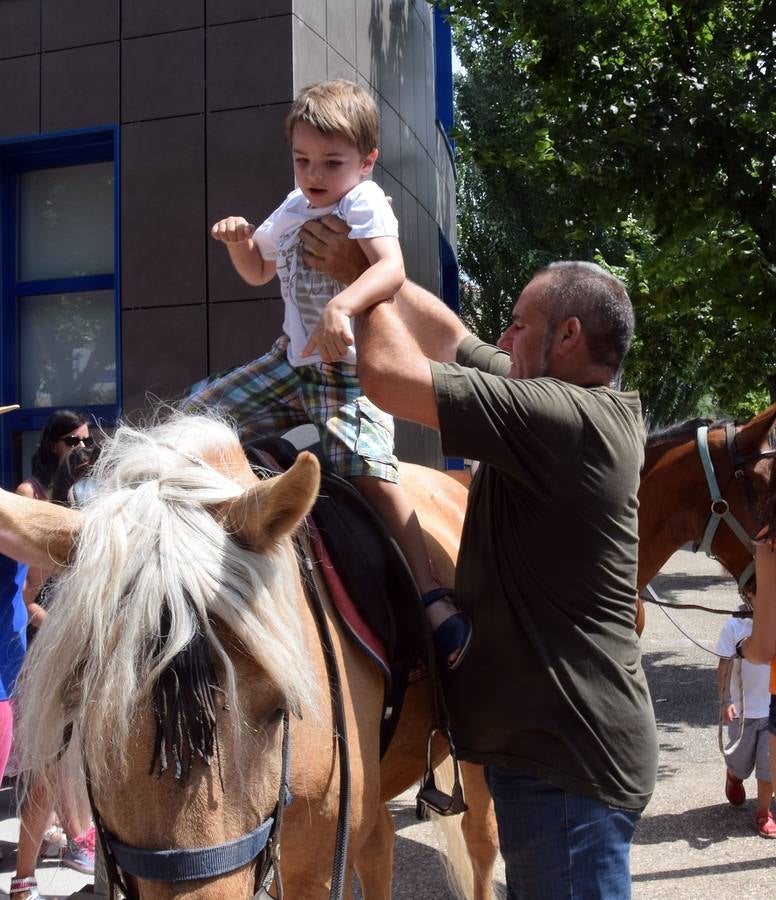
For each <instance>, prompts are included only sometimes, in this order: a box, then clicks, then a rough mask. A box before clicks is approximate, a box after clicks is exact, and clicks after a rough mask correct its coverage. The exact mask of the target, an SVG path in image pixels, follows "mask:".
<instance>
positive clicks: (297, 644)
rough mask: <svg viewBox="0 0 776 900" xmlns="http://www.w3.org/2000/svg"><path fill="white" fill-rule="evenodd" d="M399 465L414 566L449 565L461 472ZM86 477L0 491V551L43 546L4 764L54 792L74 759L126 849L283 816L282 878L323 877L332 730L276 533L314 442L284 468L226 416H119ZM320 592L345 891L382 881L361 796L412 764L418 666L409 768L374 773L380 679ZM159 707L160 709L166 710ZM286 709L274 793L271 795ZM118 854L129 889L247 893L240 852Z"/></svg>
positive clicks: (417, 756) (189, 844)
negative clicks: (17, 714)
mask: <svg viewBox="0 0 776 900" xmlns="http://www.w3.org/2000/svg"><path fill="white" fill-rule="evenodd" d="M404 477H405V484H406V485H407V487H408V489H409V490H410V493H411V495H412V496H413V500H414V502H415V504H416V508H417V509H418V511H419V513H420V515H421V517H422V519H423V522H424V525H425V528H426V532H427V534H428V536H429V549H430V552H431V555H432V558H433V563H434V566H435V568H436V570H437V572H438V574H439V576H440V578H442V579H443V580H444V581H445V582H447V583H450V582H451V580H452V578H453V568H454V562H455V555H456V551H457V544H458V538H459V535H460V528H461V524H462V519H463V511H464V508H465V503H466V490H465V489H464V488H463V487H461V486H460V485H456V484H454V483H453V482H452V480H451V479H449V478H447V476H446V475H445V474H444V473H442V472H434V471H432V470H427V471H423V472H422V473H421V471H420V470H418V469H417V468H415V467H409V468H408V469H407V471H406V472H405V473H404ZM95 479H96V481H97V482H98V484H100V488H99V489H98V491H97V493H96V494H95V495H94V497H93V498H92V499H91V500H90V501H89V502H88V503H87V505H86V506H85V508H84V510H83V511H81V512H75V511H73V510H68V509H64V508H59V507H56V506H53V505H51V504H41V503H35V502H33V501H27V502H25V500H26V498H22V497H18V496H16V495H13V494H7V493H5V492H1V493H0V549H2V550H4V551H5V552H7V553H11V554H12V555H14V556H15V557H17V558H19V559H21V560H23V561H26V562H28V563H34V564H41V563H44V564H46V563H47V564H48V565H51V562H52V561H53V562H55V563H57V564H58V565H60V566H63V569H62V572H61V574H60V575H59V576H58V578H57V583H56V595H55V596H54V597H53V600H52V605H51V611H50V614H49V617H48V619H47V621H46V623H45V625H44V627H43V628H41V631H40V634H39V636H38V638H37V640H36V641H35V643H34V645H33V646H32V648H31V651H30V653H29V655H28V658H27V660H26V662H25V667H24V670H23V673H22V676H21V678H20V686H21V692H20V708H21V710H22V716H21V721H20V723H19V726H18V737H19V743H20V746H21V748H22V759H21V760H20V768H21V769H22V770H24V771H26V772H27V773H28V774H29V776H30V777H31V778H34V779H36V780H39V781H42V782H44V783H45V784H47V785H48V786H49V788H50V789H51V790H52V791H54V792H56V789H57V787H58V785H60V784H71V785H75V784H83V783H84V779H85V775H88V780H89V784H90V786H91V792H92V796H93V799H94V806H95V809H96V810H97V811H98V813H99V817H100V819H101V820H102V823H103V824H104V826H105V828H106V829H107V830H108V831H109V832H110V833H111V834H112V835H114V836H116V837H117V838H118V839H119V841H120V842H121V844H123V845H127V846H128V847H129V848H130V851H129V852H130V855H131V854H132V853H134V852H135V850H137V849H138V848H140V849H141V850H142V849H143V848H150V849H170V850H172V849H175V848H198V847H203V846H205V847H215V846H216V845H223V844H224V842H229V841H236V840H238V839H239V838H240V837H241V836H243V835H246V834H248V833H250V832H252V831H254V830H255V829H256V828H257V825H259V823H261V822H263V821H269V820H270V818H275V819H277V818H278V817H279V816H280V815H282V817H283V827H282V851H283V853H282V857H283V862H282V874H283V881H284V883H285V886H286V892H287V895H288V896H290V897H293V898H294V900H299V898H301V900H304V898H311V900H320V898H323V897H327V896H328V895H329V884H330V881H331V879H332V862H331V860H332V857H333V855H334V850H335V831H336V826H337V818H338V803H339V793H340V791H339V781H338V777H337V776H338V750H337V740H336V735H335V722H334V717H333V712H332V703H331V698H330V694H329V687H328V683H327V678H326V661H325V659H324V651H323V650H322V648H321V641H320V639H319V635H318V627H317V624H316V621H315V619H314V617H313V615H312V613H311V610H310V608H309V606H308V603H307V602H306V597H305V593H304V591H303V589H302V585H301V582H300V576H299V573H298V566H297V551H296V550H295V548H294V546H293V545H292V543H291V540H290V536H291V535H292V533H293V532H294V531H295V530H297V528H298V526H299V525H300V523H301V521H302V519H303V517H304V516H305V515H306V513H307V512H308V511H309V509H310V506H311V504H312V502H313V501H314V499H315V497H316V494H317V491H318V484H319V471H318V464H317V462H316V461H315V459H314V458H313V457H312V456H311V455H309V454H302V455H301V456H300V458H299V460H298V461H297V463H296V465H295V466H293V467H292V468H291V469H290V470H289V471H288V472H287V473H286V474H285V475H281V476H278V477H276V478H273V479H269V480H266V481H259V480H258V479H257V478H256V476H255V474H254V473H253V471H252V469H251V467H250V466H249V464H248V462H247V460H246V458H245V455H244V453H243V451H242V449H241V447H240V445H239V443H238V441H237V437H236V435H235V434H234V432H233V431H231V430H230V429H229V428H227V427H226V426H225V425H223V424H221V423H219V422H217V421H214V420H213V419H210V418H207V417H197V416H181V417H178V418H173V419H172V420H170V421H169V422H168V423H166V424H163V425H159V426H156V427H155V428H152V429H149V430H147V431H137V430H134V429H131V428H128V427H120V428H119V429H118V430H117V432H116V434H115V436H114V437H113V438H111V439H109V440H108V441H107V442H106V444H105V446H104V448H103V452H102V454H101V458H100V462H99V464H98V468H97V470H96V471H95ZM315 579H316V581H317V582H318V587H319V590H320V593H321V594H324V595H325V589H324V586H323V583H322V581H321V579H320V578H318V577H317V576H315ZM324 603H325V612H326V620H327V624H328V628H329V630H330V631H331V634H332V637H333V648H334V655H335V656H336V659H337V662H338V665H339V670H340V672H341V673H342V675H343V678H342V681H343V684H342V693H343V695H344V708H345V724H346V729H347V733H348V735H349V744H350V754H349V755H350V770H351V771H350V785H351V788H350V790H351V808H350V827H349V835H350V854H351V857H350V858H351V860H353V862H354V865H355V868H356V869H357V871H358V872H359V875H360V876H361V881H362V886H363V888H364V893H365V896H366V897H368V898H370V900H387V898H389V897H390V890H391V889H390V871H391V867H390V858H385V857H384V858H383V859H381V860H375V858H374V853H375V851H376V850H377V849H379V847H380V846H381V841H380V839H379V838H380V836H381V835H382V834H383V833H384V831H385V824H386V822H385V819H384V818H383V815H384V814H383V813H382V812H381V810H382V804H381V802H380V801H381V799H383V798H384V797H385V796H386V793H385V792H386V791H388V793H389V794H390V795H391V796H393V795H394V794H395V793H396V792H398V790H400V789H403V788H404V786H405V785H406V784H407V783H411V782H412V781H413V780H414V779H415V778H417V777H418V776H419V775H420V773H421V771H422V766H423V758H424V752H425V747H424V745H423V744H424V738H425V737H426V736H427V734H428V729H429V724H430V709H431V703H430V695H429V692H428V687H427V686H426V685H421V686H419V687H418V688H416V689H413V703H414V706H415V708H416V709H422V710H423V715H422V717H421V721H420V722H418V725H417V727H418V728H419V729H420V732H419V734H418V735H417V743H418V747H417V751H416V750H415V748H414V746H412V747H411V745H413V742H414V741H415V736H414V735H413V736H410V737H409V738H408V736H407V733H406V729H407V725H408V724H409V725H410V727H413V726H412V725H411V720H412V710H410V716H409V717H408V718H405V719H404V720H403V722H404V736H403V737H400V738H399V742H398V744H397V748H399V749H397V753H398V754H399V756H400V755H401V752H402V750H401V748H411V752H412V755H413V762H412V764H411V766H410V768H411V769H412V772H411V774H409V775H407V774H406V773H404V774H403V775H402V776H399V775H398V773H396V772H394V770H393V768H390V767H389V768H387V769H386V774H385V778H382V777H381V773H380V771H379V764H380V760H379V729H380V717H381V714H382V698H383V684H382V677H381V676H380V674H379V673H378V671H377V669H376V667H374V666H373V664H372V663H370V662H368V661H367V659H366V658H365V657H364V656H363V655H362V654H361V653H360V652H359V651H357V650H356V649H355V648H354V647H353V646H352V644H351V642H349V641H347V640H346V639H344V638H343V637H342V635H341V633H340V630H339V627H340V626H339V623H338V618H337V616H336V614H335V613H333V612H332V610H331V608H330V606H329V605H328V602H327V601H326V599H325V597H324ZM200 649H201V650H203V651H204V652H202V653H199V652H198V651H199V650H200ZM171 663H173V669H172V675H170V674H169V672H170V671H171V670H170V669H169V668H168V666H169V665H170V664H171ZM190 671H194V672H198V673H199V677H198V679H195V681H196V691H195V693H198V694H200V695H204V696H205V703H204V711H203V710H202V709H195V710H192V709H191V708H190V707H189V706H188V705H187V703H188V701H187V700H186V699H185V697H184V691H183V688H182V685H183V683H184V682H185V681H186V677H187V674H188V672H190ZM165 673H167V674H165ZM158 684H162V685H163V687H162V690H161V692H160V691H158V690H157V688H156V685H158ZM166 712H170V713H177V716H176V717H174V718H173V720H172V724H169V720H165V718H164V714H165V713H166ZM284 713H285V715H284ZM289 719H290V746H291V753H290V766H289V770H288V775H289V780H290V792H291V795H292V797H293V802H292V803H291V804H290V805H289V806H288V807H287V809H285V811H284V804H283V803H282V802H281V798H283V796H284V790H283V787H282V781H283V769H284V758H285V757H284V749H283V745H284V737H285V735H284V732H285V726H284V723H285V721H287V720H289ZM68 731H71V735H70V738H69V742H68V743H67V744H66V745H64V746H63V734H66V733H67V732H68ZM186 732H188V733H189V736H188V737H187V736H186ZM84 761H85V764H86V765H84ZM202 762H207V763H209V765H202ZM390 765H392V763H391V764H389V766H390ZM399 782H401V783H399ZM389 785H390V786H389ZM381 791H382V796H381ZM272 840H273V841H274V842H277V840H278V835H277V834H275V835H274V836H273V838H272ZM383 846H384V847H387V852H390V846H389V845H385V844H383ZM123 853H124V858H126V857H127V849H126V847H125V848H124V850H123ZM117 855H118V851H117ZM267 856H268V858H269V859H271V858H272V857H271V855H269V854H267ZM198 865H199V864H198ZM128 870H129V871H131V870H130V869H129V866H124V875H125V881H126V883H127V888H128V891H129V893H130V894H131V895H137V896H140V897H154V898H168V897H178V896H183V895H185V896H187V897H198V898H216V897H218V898H221V897H227V896H228V897H235V898H237V897H252V896H253V894H254V891H255V889H256V883H255V871H254V870H255V866H254V865H249V864H246V863H244V864H242V865H241V867H240V868H238V869H237V870H235V871H231V872H225V873H224V874H221V875H220V876H218V877H216V878H214V879H209V878H205V877H204V876H203V877H201V878H196V879H194V880H189V881H187V882H185V883H177V882H173V883H166V882H163V881H160V880H158V879H156V878H154V877H153V876H152V875H148V876H146V877H142V876H141V875H140V874H137V875H136V876H135V877H133V876H132V875H129V874H128ZM143 871H146V870H143ZM197 871H200V870H199V869H197ZM348 889H349V885H347V884H346V885H345V892H346V893H348V892H349V890H348ZM273 893H275V895H276V896H277V886H276V887H275V888H274V889H273Z"/></svg>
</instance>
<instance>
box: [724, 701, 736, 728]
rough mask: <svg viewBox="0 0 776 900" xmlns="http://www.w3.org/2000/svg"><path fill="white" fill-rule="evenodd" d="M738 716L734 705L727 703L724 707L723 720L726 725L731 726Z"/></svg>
mask: <svg viewBox="0 0 776 900" xmlns="http://www.w3.org/2000/svg"><path fill="white" fill-rule="evenodd" d="M737 715H738V711H737V710H736V707H735V704H734V703H725V704H723V706H722V718H723V719H724V720H725V724H726V725H730V723H731V722H732V721H733V719H735V718H736V716H737Z"/></svg>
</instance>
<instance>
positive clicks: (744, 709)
mask: <svg viewBox="0 0 776 900" xmlns="http://www.w3.org/2000/svg"><path fill="white" fill-rule="evenodd" d="M741 609H742V610H743V609H745V607H744V606H742V607H741ZM751 633H752V620H751V618H742V619H740V618H737V617H734V616H731V617H730V618H729V619H728V620H727V621H726V622H725V624H724V625H723V626H722V631H721V633H720V636H719V640H718V641H717V653H719V654H720V655H721V656H724V657H732V659H720V661H719V664H718V666H717V692H718V694H719V698H720V711H721V715H722V717H723V719H724V721H725V722H726V723H727V726H728V738H729V744H728V746H729V747H730V746H732V745H733V744H734V743H735V742H736V740H737V739H738V737H739V735H741V727H742V719H741V715H742V713H743V716H744V717H745V718H744V719H743V736H742V737H741V743H740V744H739V745H738V746H737V747H736V748H735V750H733V752H732V753H730V754H728V755H726V757H725V761H726V764H727V770H726V773H725V796H726V797H727V799H728V802H729V803H730V804H731V805H732V806H743V805H744V803H745V801H746V789H745V787H744V781H745V779H747V778H748V777H749V776H750V775H751V774H752V772H753V771H754V774H755V778H756V779H757V806H756V808H755V814H754V818H755V827H756V828H757V831H758V833H759V834H760V835H761V836H762V837H765V838H776V821H774V818H773V814H772V812H771V801H772V799H773V784H772V782H771V769H770V752H769V734H768V707H769V704H770V693H769V691H768V676H769V674H770V672H769V669H768V666H764V665H754V664H753V663H750V662H748V661H747V660H744V659H737V657H736V655H735V654H736V646H737V645H738V644H739V643H740V642H741V641H743V640H744V639H745V638H748V637H749V636H750V635H751ZM734 665H741V666H742V672H741V675H742V681H743V690H744V696H743V706H742V703H741V699H742V698H741V695H740V689H739V678H738V674H737V672H735V671H734Z"/></svg>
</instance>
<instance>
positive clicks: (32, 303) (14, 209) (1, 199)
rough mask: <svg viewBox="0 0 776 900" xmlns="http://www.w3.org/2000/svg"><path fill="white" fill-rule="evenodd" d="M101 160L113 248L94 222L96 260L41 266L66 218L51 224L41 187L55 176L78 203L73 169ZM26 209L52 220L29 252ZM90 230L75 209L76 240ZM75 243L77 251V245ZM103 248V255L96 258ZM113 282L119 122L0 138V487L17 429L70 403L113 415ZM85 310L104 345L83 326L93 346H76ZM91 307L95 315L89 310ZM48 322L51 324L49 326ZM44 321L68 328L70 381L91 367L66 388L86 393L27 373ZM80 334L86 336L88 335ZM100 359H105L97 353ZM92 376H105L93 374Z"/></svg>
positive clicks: (8, 476) (117, 345) (15, 449)
mask: <svg viewBox="0 0 776 900" xmlns="http://www.w3.org/2000/svg"><path fill="white" fill-rule="evenodd" d="M100 163H107V164H108V167H107V172H108V173H110V174H112V187H111V186H110V184H109V180H108V179H107V178H105V179H104V180H103V185H102V191H103V193H105V192H106V191H108V192H110V191H111V190H112V197H111V196H110V195H108V197H107V201H106V203H107V205H106V203H104V204H103V207H104V208H107V209H108V213H107V214H108V215H110V214H112V217H113V223H112V224H113V236H112V247H111V246H110V244H111V241H110V237H108V238H107V239H106V238H105V236H104V234H102V233H101V232H100V231H99V228H97V227H95V229H94V239H95V243H100V242H102V243H103V244H105V245H106V246H107V253H105V252H103V254H102V257H103V260H102V261H101V262H99V263H96V264H95V265H93V266H92V267H91V269H90V267H89V266H88V265H87V266H85V267H83V268H82V267H79V266H71V267H70V268H69V269H68V268H67V267H64V268H62V267H60V268H58V267H57V266H55V265H54V266H51V267H49V268H48V270H47V267H46V265H45V263H44V264H43V265H42V266H37V262H36V261H37V259H38V257H40V258H41V259H43V260H45V253H46V244H47V242H49V246H51V247H52V252H53V251H54V250H55V249H58V248H55V247H53V244H54V243H55V242H54V241H52V240H51V238H52V237H53V236H54V235H56V238H57V242H59V241H60V240H67V239H68V237H69V238H70V239H71V242H72V240H73V233H72V231H71V230H70V229H69V228H68V227H66V226H63V227H62V228H61V229H60V230H57V221H56V216H57V207H56V202H55V200H54V198H53V197H51V198H50V197H49V196H48V195H47V193H46V191H50V190H51V186H52V185H56V182H57V179H58V177H60V176H61V179H60V180H61V181H62V182H67V183H69V190H70V198H71V203H70V206H71V207H72V206H73V205H74V204H73V202H72V198H73V197H75V198H76V199H75V206H76V207H77V206H78V203H79V199H78V198H79V196H80V195H79V193H78V191H79V180H78V177H77V176H78V175H79V174H81V173H85V174H86V175H87V177H88V175H89V173H90V172H92V171H95V170H96V169H97V168H99V167H98V166H95V167H93V168H92V169H90V168H88V167H90V166H91V165H92V164H100ZM71 167H73V168H71ZM74 167H81V169H80V170H79V169H76V168H74ZM101 171H103V173H104V172H105V171H106V170H101ZM106 185H108V186H107V187H106ZM30 195H32V196H33V198H34V204H31V203H30V202H29V201H28V202H26V205H25V201H24V200H23V198H25V197H29V196H30ZM111 201H112V204H111ZM111 205H112V211H111V209H110V206H111ZM28 207H29V209H28ZM33 207H34V208H33ZM76 215H77V211H76ZM33 216H38V217H39V221H40V222H47V224H49V225H50V226H51V227H50V228H49V229H48V230H47V232H46V234H45V235H44V236H43V239H41V246H40V249H38V248H37V247H34V248H33V249H32V251H31V252H30V248H29V246H28V244H30V243H31V242H32V240H31V239H32V238H33V237H34V236H35V234H36V232H35V222H34V221H33V222H32V225H30V220H32V217H33ZM47 216H48V219H47ZM52 219H53V221H52ZM89 229H90V223H89V220H88V217H83V216H81V219H80V221H79V223H78V231H77V234H78V237H77V240H78V241H79V242H80V241H81V240H84V238H85V243H86V244H88V243H89ZM25 235H26V237H25ZM74 247H75V253H76V255H78V254H79V252H80V251H79V247H78V246H77V245H74ZM103 250H105V248H103ZM111 251H112V253H111ZM111 255H112V261H111V262H110V263H108V262H105V261H104V260H105V259H106V258H109V257H110V256H111ZM95 269H96V270H95ZM108 269H109V270H110V271H108ZM63 272H64V274H63ZM119 284H120V279H119V159H118V128H117V127H115V126H112V127H108V128H98V129H84V130H80V131H74V132H63V133H58V134H51V135H41V136H40V137H29V138H18V139H10V140H3V141H0V328H2V336H1V337H0V403H1V404H2V405H8V404H13V403H19V404H21V406H22V408H21V409H19V410H18V411H16V412H13V413H9V414H6V415H4V416H0V468H1V469H2V483H3V485H4V486H5V487H8V488H13V487H14V486H15V485H16V484H17V483H18V481H19V480H20V478H21V475H22V455H23V454H22V445H23V440H22V439H23V436H24V435H25V434H26V433H30V432H37V431H40V429H41V428H42V427H43V425H44V424H45V421H46V419H47V418H48V417H49V415H50V414H51V413H52V412H53V411H55V410H56V409H58V408H63V407H68V408H70V407H74V408H75V409H77V410H78V411H80V412H82V413H84V414H86V415H90V416H93V417H94V419H95V421H99V422H101V423H103V424H105V425H111V424H113V423H114V422H115V420H116V418H117V417H118V415H119V414H120V397H121V374H120V373H121V334H120V321H121V320H120V302H119ZM87 309H88V311H89V315H91V316H92V319H93V320H94V321H97V322H98V325H103V326H104V327H103V328H102V329H101V331H100V329H99V328H98V331H99V332H100V340H101V341H102V344H104V345H105V346H101V349H100V352H99V353H97V352H96V351H95V349H94V346H95V345H94V332H91V333H90V336H91V339H92V346H89V347H84V348H79V347H77V346H76V345H77V344H78V340H79V338H78V337H73V333H74V331H75V330H77V329H78V328H83V327H84V326H83V324H82V323H83V321H84V315H83V313H84V311H86V310H87ZM95 310H98V312H95ZM95 316H98V318H97V319H94V317H95ZM54 321H55V322H56V324H55V325H54V326H52V325H51V323H52V322H54ZM90 321H92V320H90ZM45 327H51V328H52V335H54V337H56V336H57V335H58V334H59V333H60V332H63V331H67V330H69V332H70V335H69V337H66V338H64V340H65V341H68V340H69V342H70V344H69V345H67V346H69V347H70V357H71V360H70V361H69V363H70V365H71V368H72V369H73V371H72V376H71V380H72V381H73V382H74V383H75V382H77V381H79V374H80V369H81V366H83V367H86V368H87V369H89V367H90V366H91V368H90V369H89V371H88V376H89V377H90V378H91V379H92V381H93V382H95V383H96V386H95V385H92V386H91V388H90V389H89V390H86V391H84V390H81V391H80V393H79V390H78V389H77V386H76V387H75V388H73V391H72V392H71V393H72V396H75V397H79V396H80V397H81V398H86V400H85V401H84V402H78V401H77V400H76V401H75V402H67V401H64V402H59V401H58V398H57V396H56V393H55V392H53V393H52V392H50V391H47V390H46V388H45V386H44V385H45V381H46V377H50V378H51V380H53V381H55V378H54V377H53V376H51V373H48V375H44V373H43V372H41V373H36V371H35V366H36V364H37V361H36V358H35V357H34V356H33V357H32V358H30V356H29V351H30V346H31V343H30V340H31V339H30V335H31V334H32V335H33V336H34V335H35V334H36V329H40V328H45ZM54 337H52V338H51V340H50V341H49V344H50V345H54V344H55V343H56V341H55V340H54ZM83 340H84V343H88V337H87V336H85V337H84V338H83ZM71 345H72V346H71ZM79 354H80V356H79ZM79 359H80V360H81V362H80V363H79ZM107 360H109V363H106V362H105V361H107ZM64 363H65V368H62V367H60V369H59V372H60V375H61V374H62V372H65V373H67V368H66V365H67V363H68V360H67V358H65V359H64ZM114 365H115V370H114V368H113V367H114ZM95 370H96V372H97V374H95ZM38 374H39V375H40V380H41V388H40V389H39V390H38V391H37V392H36V393H35V394H34V395H32V394H31V392H30V387H29V385H30V384H31V383H34V381H35V379H36V378H37V377H38ZM85 377H86V376H85V375H84V378H85ZM100 378H102V379H104V382H100ZM81 380H83V379H81ZM25 385H26V386H25ZM101 388H102V389H101ZM22 394H24V396H22ZM28 443H29V442H28ZM25 452H26V451H25Z"/></svg>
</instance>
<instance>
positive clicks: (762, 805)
mask: <svg viewBox="0 0 776 900" xmlns="http://www.w3.org/2000/svg"><path fill="white" fill-rule="evenodd" d="M771 800H773V785H772V784H771V782H770V781H763V780H762V779H760V778H758V779H757V809H756V810H755V813H764V812H768V810H769V809H770V808H771Z"/></svg>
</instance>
